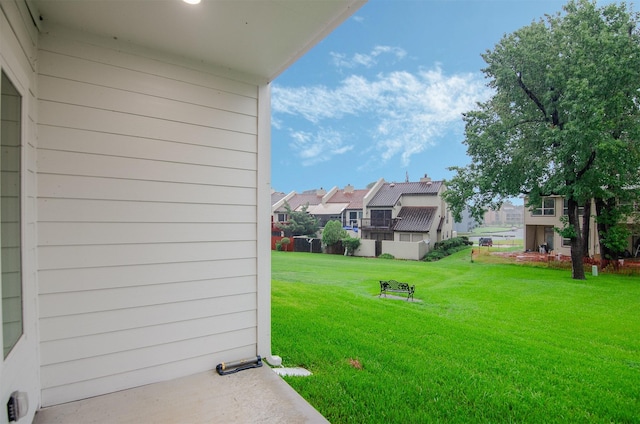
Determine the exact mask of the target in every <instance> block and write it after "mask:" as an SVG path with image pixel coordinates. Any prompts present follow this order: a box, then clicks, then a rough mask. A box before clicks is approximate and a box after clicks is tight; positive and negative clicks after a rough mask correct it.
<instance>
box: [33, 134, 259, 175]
mask: <svg viewBox="0 0 640 424" xmlns="http://www.w3.org/2000/svg"><path fill="white" fill-rule="evenodd" d="M40 137H41V141H40V146H39V147H40V148H41V149H48V150H63V151H67V152H78V153H94V154H101V155H107V156H119V157H129V158H137V159H150V160H159V161H165V162H179V163H190V164H194V165H214V164H216V163H217V162H216V160H218V157H219V156H221V155H223V154H224V153H225V151H224V150H233V151H238V152H247V153H256V151H257V145H256V137H255V135H252V134H244V133H238V132H233V131H225V130H215V129H214V130H211V131H210V134H209V135H208V136H207V137H206V138H201V139H198V140H192V141H193V143H183V142H182V141H181V140H182V139H184V134H179V135H176V137H175V139H174V140H165V139H164V137H163V138H155V139H153V138H143V137H136V136H127V135H122V134H112V133H106V132H96V131H88V130H81V129H74V128H64V127H52V126H47V125H43V126H41V127H40Z"/></svg>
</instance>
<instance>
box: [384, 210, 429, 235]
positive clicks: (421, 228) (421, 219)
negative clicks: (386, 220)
mask: <svg viewBox="0 0 640 424" xmlns="http://www.w3.org/2000/svg"><path fill="white" fill-rule="evenodd" d="M437 210H438V208H436V207H433V206H425V207H417V206H405V207H403V208H402V209H400V212H399V213H398V217H397V218H398V221H397V223H396V225H395V227H394V228H393V230H394V231H410V232H411V231H413V232H421V233H426V232H427V231H429V230H430V229H431V225H432V224H433V220H434V218H435V216H436V212H437Z"/></svg>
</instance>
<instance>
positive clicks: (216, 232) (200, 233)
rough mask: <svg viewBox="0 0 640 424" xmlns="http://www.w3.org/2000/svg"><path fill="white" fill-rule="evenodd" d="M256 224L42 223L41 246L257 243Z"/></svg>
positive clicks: (39, 232) (39, 227)
mask: <svg viewBox="0 0 640 424" xmlns="http://www.w3.org/2000/svg"><path fill="white" fill-rule="evenodd" d="M255 238H256V231H255V225H254V224H230V223H224V224H219V223H193V224H192V223H124V224H123V223H88V222H84V223H78V222H76V223H73V222H56V223H47V222H43V223H40V225H39V226H38V242H39V245H40V246H52V245H56V246H72V245H97V244H131V243H134V244H144V243H187V242H210V241H215V242H225V241H237V240H255Z"/></svg>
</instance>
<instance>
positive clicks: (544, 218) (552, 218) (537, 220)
mask: <svg viewBox="0 0 640 424" xmlns="http://www.w3.org/2000/svg"><path fill="white" fill-rule="evenodd" d="M591 210H592V211H595V206H594V205H592V207H591ZM578 213H579V215H580V217H581V219H582V215H583V209H582V208H579V209H578ZM566 215H567V201H566V199H565V198H564V197H562V196H548V197H543V198H542V200H541V202H540V205H539V206H538V207H534V208H525V212H524V226H525V231H524V247H525V250H529V251H540V250H541V248H542V249H544V250H545V251H553V252H554V253H559V254H561V255H567V256H568V255H570V254H571V240H569V239H566V238H563V237H562V236H561V235H560V234H558V233H557V232H556V231H555V228H562V227H563V224H562V221H561V218H562V217H563V216H566ZM628 225H629V228H630V230H631V233H632V235H631V237H629V240H628V245H627V249H626V250H627V253H628V254H630V255H632V256H636V254H640V250H639V249H638V246H639V245H640V234H638V232H637V229H636V228H635V227H634V226H633V225H632V223H631V222H629V223H628ZM589 228H590V232H589V236H588V238H587V240H585V241H584V242H585V243H586V244H587V247H588V249H589V250H588V251H589V255H590V256H594V255H599V254H600V241H599V238H598V233H597V228H596V222H595V216H593V215H592V216H591V222H590V227H589Z"/></svg>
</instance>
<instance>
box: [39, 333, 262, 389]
mask: <svg viewBox="0 0 640 424" xmlns="http://www.w3.org/2000/svg"><path fill="white" fill-rule="evenodd" d="M255 342H256V329H255V327H252V328H247V329H243V330H238V331H233V332H227V333H222V334H215V335H210V336H206V337H198V338H195V339H190V340H185V341H181V342H176V343H167V344H163V345H159V346H151V347H146V348H141V349H136V350H132V351H125V352H117V353H113V354H109V355H104V356H97V357H92V358H86V359H80V360H75V361H70V362H62V363H58V364H53V365H45V366H43V367H41V377H42V385H43V386H44V387H52V386H58V385H62V384H70V383H75V382H79V381H86V380H91V379H97V378H101V377H106V376H109V375H111V374H118V373H125V372H129V371H134V370H136V369H141V368H147V367H153V366H158V365H164V364H167V363H171V362H174V361H178V360H180V359H184V358H185V357H197V356H200V355H204V354H206V353H207V352H212V351H216V350H217V351H220V350H226V349H232V348H234V347H237V346H247V345H250V344H254V343H255Z"/></svg>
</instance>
